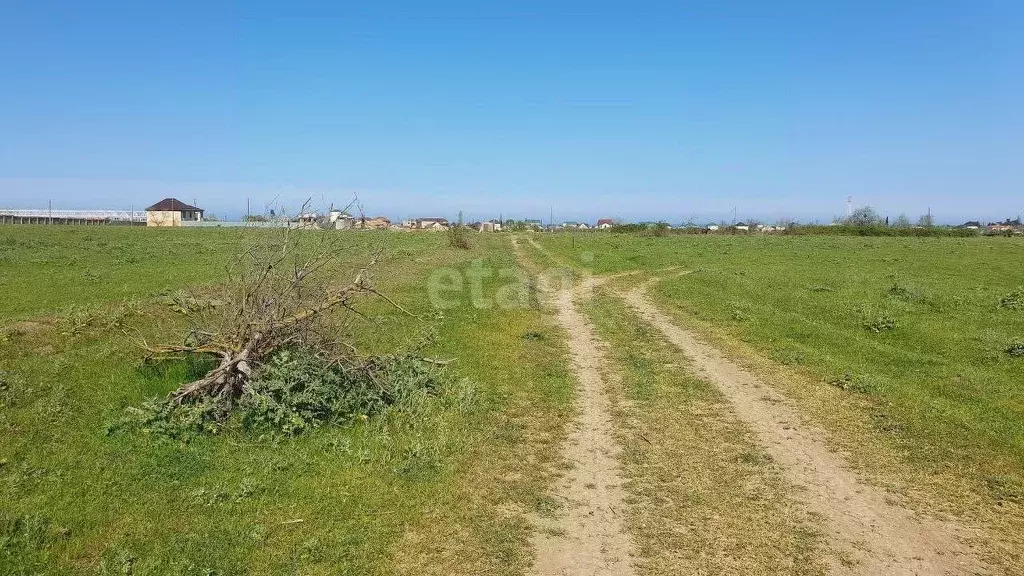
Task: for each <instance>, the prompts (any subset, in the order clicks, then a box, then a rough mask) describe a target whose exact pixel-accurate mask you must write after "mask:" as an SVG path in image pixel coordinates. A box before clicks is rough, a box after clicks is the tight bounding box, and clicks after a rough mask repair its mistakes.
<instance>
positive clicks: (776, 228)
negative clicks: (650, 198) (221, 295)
mask: <svg viewBox="0 0 1024 576" xmlns="http://www.w3.org/2000/svg"><path fill="white" fill-rule="evenodd" d="M0 224H52V225H135V226H142V225H145V226H153V227H203V228H207V227H267V228H272V227H285V226H287V227H292V228H316V229H334V230H402V231H444V230H448V229H449V228H451V227H453V226H464V227H466V228H470V229H473V230H477V231H480V232H501V231H503V230H512V231H529V230H532V231H537V232H544V231H575V230H615V231H642V230H647V229H649V230H654V231H668V230H678V231H682V232H687V233H699V234H712V233H728V234H738V233H739V234H779V233H786V232H787V230H790V229H791V228H794V227H797V226H802V225H801V224H798V223H776V224H765V223H762V222H756V221H749V222H744V221H740V222H734V223H725V222H719V223H707V224H697V223H694V222H688V223H684V224H678V225H672V224H669V223H666V222H653V221H648V222H624V221H621V220H618V219H615V218H601V219H599V220H597V221H596V222H594V223H589V222H576V221H566V222H559V223H553V222H548V223H547V224H545V223H544V222H543V221H542V220H539V219H524V220H516V219H501V218H498V219H492V220H485V221H466V222H463V221H462V220H461V214H460V217H459V219H458V220H456V221H454V222H453V221H450V220H448V219H447V218H443V217H437V216H430V217H421V218H410V219H405V220H401V221H392V220H391V219H389V218H388V217H386V216H367V215H365V214H352V213H350V212H349V211H348V210H340V209H333V208H330V209H327V210H324V211H322V212H321V211H306V212H302V213H299V214H296V215H294V216H286V215H283V214H275V213H274V211H273V210H270V212H269V214H266V215H264V214H256V215H247V216H245V217H243V218H241V219H240V220H238V221H222V220H219V219H217V218H215V217H213V216H212V215H210V216H209V217H208V216H207V215H206V210H204V209H203V208H200V207H198V206H193V205H191V204H188V203H186V202H182V201H181V200H178V199H177V198H164V199H163V200H161V201H159V202H157V203H155V204H153V205H151V206H149V207H146V208H144V209H142V210H137V211H136V210H134V209H131V210H53V209H49V208H48V209H42V210H7V209H0ZM844 225H846V226H850V225H851V224H850V223H849V222H848V221H843V220H837V221H835V222H833V223H832V224H828V225H825V226H844ZM852 225H855V226H863V224H862V223H857V224H852ZM877 225H879V226H885V227H889V226H890V224H889V223H888V220H887V219H886V221H885V222H884V224H883V223H882V221H879V222H877ZM815 226H820V225H815ZM897 226H900V225H899V224H897ZM927 226H928V227H931V226H932V225H931V224H927ZM906 227H907V228H922V227H924V226H923V225H922V224H920V223H919V224H918V225H916V226H911V225H909V224H907V225H906ZM943 228H947V229H959V230H961V231H963V232H969V231H973V232H975V233H977V234H993V235H1024V225H1022V223H1021V218H1020V217H1017V218H1016V219H1009V218H1008V219H1006V220H1005V221H1002V222H989V223H987V224H983V223H982V222H980V221H968V222H965V223H963V224H961V225H959V226H944V227H943Z"/></svg>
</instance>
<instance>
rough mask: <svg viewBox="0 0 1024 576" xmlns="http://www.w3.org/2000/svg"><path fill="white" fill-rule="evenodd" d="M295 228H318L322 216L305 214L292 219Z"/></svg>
mask: <svg viewBox="0 0 1024 576" xmlns="http://www.w3.org/2000/svg"><path fill="white" fill-rule="evenodd" d="M291 221H292V223H293V226H292V227H293V228H316V227H318V222H319V221H320V215H319V214H317V213H316V212H303V213H302V214H299V215H298V216H296V217H295V218H292V220H291Z"/></svg>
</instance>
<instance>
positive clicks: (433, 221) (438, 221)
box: [415, 218, 448, 230]
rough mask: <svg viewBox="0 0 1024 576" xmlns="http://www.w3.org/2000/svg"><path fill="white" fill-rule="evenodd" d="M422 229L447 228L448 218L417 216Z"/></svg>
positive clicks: (417, 225)
mask: <svg viewBox="0 0 1024 576" xmlns="http://www.w3.org/2000/svg"><path fill="white" fill-rule="evenodd" d="M415 227H416V228H417V229H420V230H447V229H448V219H447V218H417V219H416V226H415Z"/></svg>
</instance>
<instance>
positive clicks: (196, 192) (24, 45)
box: [0, 0, 1024, 222]
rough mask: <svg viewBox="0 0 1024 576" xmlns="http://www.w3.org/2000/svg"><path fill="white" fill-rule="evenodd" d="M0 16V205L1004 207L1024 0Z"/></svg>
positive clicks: (219, 8)
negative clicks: (170, 201) (169, 200)
mask: <svg viewBox="0 0 1024 576" xmlns="http://www.w3.org/2000/svg"><path fill="white" fill-rule="evenodd" d="M147 4H149V3H145V2H142V3H140V2H130V3H128V2H126V3H106V2H93V3H83V2H73V3H72V2H68V3H64V2H47V1H34V2H10V1H8V0H0V207H43V206H45V205H46V201H47V200H52V201H53V204H54V207H55V208H56V207H61V208H115V207H117V208H120V207H129V206H131V205H134V206H136V207H139V206H144V205H147V204H149V203H152V202H155V201H156V200H159V199H160V198H162V197H164V196H177V197H179V198H181V199H182V200H187V201H191V200H192V199H195V200H196V201H197V202H198V203H199V204H200V205H201V206H203V207H205V208H207V209H208V210H211V211H213V212H215V213H220V214H222V215H223V214H239V213H241V212H244V210H245V202H246V198H250V199H251V201H252V205H253V206H254V209H255V208H256V207H262V206H263V205H264V204H265V203H267V202H270V201H273V200H275V199H277V202H279V203H283V204H284V205H285V206H297V204H298V203H300V202H301V200H302V199H303V198H306V197H312V198H313V199H314V200H315V201H316V202H318V203H329V202H332V201H333V202H335V203H344V202H346V201H347V199H348V198H350V197H351V195H352V194H353V193H357V194H359V196H360V198H361V199H362V202H363V203H364V205H365V206H366V209H367V211H368V212H371V213H374V214H376V213H384V214H387V215H390V216H392V217H404V216H417V215H420V216H422V215H442V216H449V217H450V216H453V215H454V214H455V212H456V211H458V210H460V209H461V210H464V211H465V212H466V213H467V215H468V216H469V217H472V218H485V217H496V216H497V215H498V214H504V215H505V216H506V217H510V216H514V217H536V218H544V219H547V217H548V214H549V209H550V208H551V207H552V206H553V208H554V212H555V218H556V220H561V219H573V220H576V219H588V220H594V219H596V218H598V217H621V218H626V219H666V220H669V221H673V222H676V221H682V220H686V219H689V218H697V219H698V220H701V221H704V220H720V219H723V218H731V211H732V208H733V207H734V206H735V207H737V210H738V214H739V216H740V217H741V218H750V217H756V218H761V219H764V220H773V219H775V218H781V217H795V218H800V219H804V220H813V219H819V220H822V221H828V220H830V219H831V217H832V216H833V215H835V214H840V213H841V212H842V211H843V204H844V202H845V199H846V196H847V195H852V196H853V198H854V203H855V204H856V205H868V204H869V205H872V206H875V207H876V208H877V209H879V211H881V212H883V213H886V214H889V215H890V216H893V217H895V216H896V215H897V214H898V213H900V212H906V213H907V214H908V215H910V216H911V217H912V218H916V217H917V216H918V215H920V214H922V213H924V212H925V211H926V210H927V209H928V208H929V207H931V208H932V210H933V212H934V213H935V214H936V215H937V216H938V218H939V219H940V221H950V222H952V221H958V220H965V219H968V218H970V219H983V220H988V219H995V218H1000V219H1001V218H1005V217H1007V216H1016V215H1018V214H1019V213H1021V212H1024V109H1022V103H1024V34H1021V33H1020V31H1021V30H1024V3H1022V2H1019V1H986V0H980V1H971V2H967V1H964V2H945V1H941V0H938V1H930V2H916V1H904V2H891V1H888V2H879V1H873V0H871V1H858V2H848V3H839V2H821V1H798V2H785V1H776V2H760V1H748V2H727V1H726V2H700V3H696V2H664V3H660V2H638V1H633V2H620V3H605V2H596V1H589V2H572V3H566V2H533V1H528V2H515V3H496V2H493V3H492V2H467V3H453V2H442V3H430V5H429V6H428V5H427V3H394V2H390V3H389V2H375V3H359V4H356V3H350V2H325V3H322V4H314V3H304V2H289V3H277V2H274V3H265V4H263V3H258V2H246V3H244V4H243V3H238V4H232V3H216V2H212V3H211V2H201V3H191V2H177V3H166V4H165V5H162V6H148V5H147Z"/></svg>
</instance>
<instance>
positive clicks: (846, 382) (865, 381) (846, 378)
mask: <svg viewBox="0 0 1024 576" xmlns="http://www.w3.org/2000/svg"><path fill="white" fill-rule="evenodd" d="M828 384H829V386H835V387H836V388H839V389H840V390H845V391H847V392H857V393H858V394H870V393H872V392H874V391H875V390H876V388H877V387H876V386H875V384H874V383H873V382H872V381H871V380H870V379H869V378H868V377H866V376H861V375H854V374H851V373H849V372H845V373H843V375H842V376H839V377H838V378H832V379H831V380H828Z"/></svg>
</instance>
